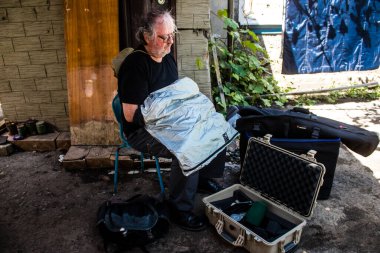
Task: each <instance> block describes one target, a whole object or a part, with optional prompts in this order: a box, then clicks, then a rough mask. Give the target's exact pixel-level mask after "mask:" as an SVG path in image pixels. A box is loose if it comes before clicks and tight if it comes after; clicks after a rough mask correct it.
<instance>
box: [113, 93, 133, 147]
mask: <svg viewBox="0 0 380 253" xmlns="http://www.w3.org/2000/svg"><path fill="white" fill-rule="evenodd" d="M121 106H122V105H121V102H120V98H119V94H116V95H115V97H114V98H113V100H112V110H113V113H114V115H115V118H116V120H117V123H118V124H119V135H120V139H121V140H122V141H123V142H124V143H125V144H126V145H127V146H129V144H128V141H127V138H125V135H124V131H123V120H122V117H123V115H122V114H123V113H122V110H121Z"/></svg>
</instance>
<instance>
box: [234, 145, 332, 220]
mask: <svg viewBox="0 0 380 253" xmlns="http://www.w3.org/2000/svg"><path fill="white" fill-rule="evenodd" d="M324 172H325V168H324V167H323V165H322V164H319V163H316V162H312V161H309V160H308V159H305V158H302V157H300V156H299V155H296V154H293V153H291V152H289V151H286V150H284V149H281V148H278V147H276V146H273V145H271V144H267V143H264V142H262V141H260V140H258V139H256V138H250V140H249V143H248V148H247V152H246V155H245V160H244V164H243V167H242V172H241V176H240V182H241V183H242V184H243V185H246V186H248V187H250V188H253V189H254V190H256V191H258V192H260V193H261V194H262V195H263V196H265V197H267V198H269V199H271V200H272V201H274V202H276V203H278V204H280V205H284V206H286V207H287V208H289V209H291V210H293V211H295V212H297V213H299V214H300V215H302V216H304V217H309V216H310V215H311V213H312V209H313V207H314V203H315V201H316V198H317V194H318V191H319V188H320V184H321V181H322V178H323V174H324Z"/></svg>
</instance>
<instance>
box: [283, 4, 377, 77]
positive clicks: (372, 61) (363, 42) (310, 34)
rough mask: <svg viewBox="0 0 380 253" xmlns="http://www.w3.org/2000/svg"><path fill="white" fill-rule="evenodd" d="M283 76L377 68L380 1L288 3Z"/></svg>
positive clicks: (286, 8)
mask: <svg viewBox="0 0 380 253" xmlns="http://www.w3.org/2000/svg"><path fill="white" fill-rule="evenodd" d="M283 49H284V51H283V64H282V73H283V74H306V73H319V72H337V71H352V70H370V69H376V68H378V67H379V65H380V0H287V1H286V7H285V31H284V47H283Z"/></svg>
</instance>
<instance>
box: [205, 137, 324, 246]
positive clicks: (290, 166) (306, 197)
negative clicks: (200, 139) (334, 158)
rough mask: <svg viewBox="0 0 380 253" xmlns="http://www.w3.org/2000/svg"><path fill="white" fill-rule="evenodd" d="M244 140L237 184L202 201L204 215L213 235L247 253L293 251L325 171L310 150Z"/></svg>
mask: <svg viewBox="0 0 380 253" xmlns="http://www.w3.org/2000/svg"><path fill="white" fill-rule="evenodd" d="M270 137H271V136H270V135H266V136H265V137H264V138H254V137H253V138H250V139H249V143H248V148H247V152H246V155H245V160H244V163H243V166H242V171H241V175H240V183H241V184H235V185H232V186H230V187H229V188H226V189H224V190H222V191H220V192H217V193H215V194H213V195H210V196H208V197H205V198H204V199H203V202H204V203H205V206H206V215H207V217H208V219H209V221H210V223H211V224H213V225H214V226H215V228H216V231H217V232H218V234H219V235H220V236H221V237H222V238H223V239H225V240H226V241H227V242H229V243H231V244H232V245H234V246H239V247H244V248H245V249H247V250H248V251H250V252H258V253H277V252H278V253H280V252H281V253H285V252H293V251H294V250H295V249H296V247H297V245H298V243H299V241H300V238H301V233H302V229H303V227H304V226H305V225H306V219H307V218H309V217H310V216H311V215H312V211H313V209H314V207H315V204H316V199H317V196H318V192H319V189H320V187H321V184H322V183H323V175H324V173H325V167H324V166H323V164H321V163H317V162H316V161H315V159H314V155H315V151H312V150H311V151H309V152H308V154H306V155H297V154H294V153H292V152H289V151H287V150H285V149H282V148H279V147H276V146H274V145H272V144H270Z"/></svg>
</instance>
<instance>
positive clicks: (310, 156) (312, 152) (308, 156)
mask: <svg viewBox="0 0 380 253" xmlns="http://www.w3.org/2000/svg"><path fill="white" fill-rule="evenodd" d="M316 154H317V151H315V150H312V149H311V150H309V151H308V152H307V153H306V154H302V155H301V156H302V157H304V158H306V159H308V160H309V161H312V162H316V161H317V160H316V159H315V155H316Z"/></svg>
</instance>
